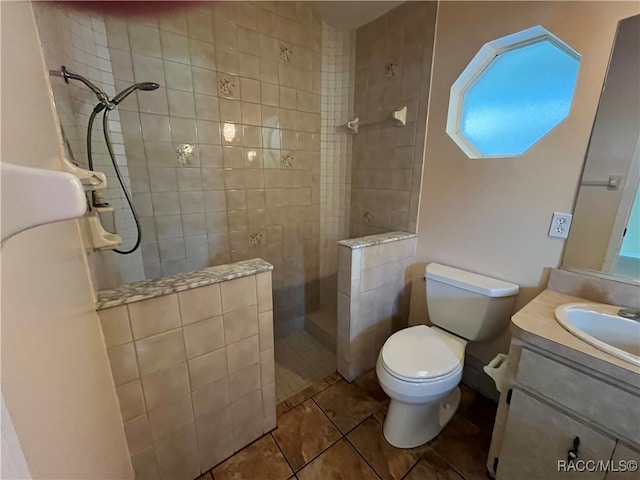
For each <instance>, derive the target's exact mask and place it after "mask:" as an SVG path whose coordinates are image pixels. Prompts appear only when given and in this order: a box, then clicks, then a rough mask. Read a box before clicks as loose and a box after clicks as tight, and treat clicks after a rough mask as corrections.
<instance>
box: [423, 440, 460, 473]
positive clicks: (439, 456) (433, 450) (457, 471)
mask: <svg viewBox="0 0 640 480" xmlns="http://www.w3.org/2000/svg"><path fill="white" fill-rule="evenodd" d="M429 448H430V449H431V451H432V452H433V453H434V454H435V456H436V457H438V458H439V459H440V460H442V461H443V462H444V463H445V464H446V465H448V466H449V467H450V468H452V469H453V471H455V472H456V473H457V474H458V475H460V476H461V477H462V478H463V479H465V480H467V476H466V475H465V474H464V472H463V471H462V470H460V469H458V468H456V467H455V466H453V465H451V463H450V462H448V461H447V460H446V459H445V458H443V457H442V455H440V454H439V453H438V452H437V451H436V450H435V449H434V448H432V447H431V446H429ZM423 456H424V455H423ZM420 458H422V457H420Z"/></svg>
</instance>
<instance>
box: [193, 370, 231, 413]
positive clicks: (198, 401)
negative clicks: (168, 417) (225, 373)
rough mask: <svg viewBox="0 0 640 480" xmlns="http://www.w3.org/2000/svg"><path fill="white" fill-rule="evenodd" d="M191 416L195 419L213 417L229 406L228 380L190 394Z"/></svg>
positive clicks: (214, 383) (224, 379) (222, 380)
mask: <svg viewBox="0 0 640 480" xmlns="http://www.w3.org/2000/svg"><path fill="white" fill-rule="evenodd" d="M191 397H192V401H193V414H194V416H195V418H196V423H197V419H198V418H200V417H206V416H209V415H213V414H214V413H215V412H217V411H218V410H221V409H223V408H224V407H226V406H229V404H230V397H229V380H228V378H227V377H224V378H222V379H220V380H218V381H217V382H213V383H210V384H208V385H205V386H204V387H201V388H199V389H197V390H194V391H193V392H192V393H191Z"/></svg>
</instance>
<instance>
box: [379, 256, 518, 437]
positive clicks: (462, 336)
mask: <svg viewBox="0 0 640 480" xmlns="http://www.w3.org/2000/svg"><path fill="white" fill-rule="evenodd" d="M425 278H426V288H427V307H428V311H429V319H430V320H431V322H432V323H433V324H434V326H426V325H416V326H413V327H409V328H405V329H403V330H400V331H398V332H396V333H394V334H393V335H391V336H390V337H389V338H388V339H387V341H386V342H385V343H384V345H383V347H382V349H381V350H380V354H379V355H378V361H377V363H376V374H377V376H378V380H379V382H380V386H381V387H382V389H383V390H384V392H385V393H386V394H387V395H389V398H390V399H391V401H390V403H389V410H388V412H387V416H386V418H385V421H384V426H383V433H384V437H385V439H386V440H387V441H388V442H389V443H390V444H391V445H393V446H395V447H398V448H413V447H417V446H419V445H422V444H424V443H426V442H428V441H430V440H432V439H433V438H435V437H436V436H437V435H438V434H439V433H440V431H441V430H442V429H443V428H444V426H445V425H446V424H447V423H448V422H449V421H450V420H451V418H452V417H453V415H454V414H455V412H456V410H457V408H458V406H459V404H460V389H459V388H458V384H459V383H460V380H461V379H462V367H463V364H464V351H465V348H466V345H467V340H469V341H484V340H488V339H491V338H495V337H496V336H497V335H499V334H500V333H501V332H502V331H503V330H504V329H505V328H506V326H507V325H508V322H509V316H510V314H511V309H512V307H513V300H514V298H515V295H516V294H517V293H518V291H519V287H518V286H517V285H515V284H513V283H509V282H505V281H502V280H497V279H494V278H490V277H486V276H483V275H478V274H475V273H471V272H466V271H464V270H459V269H456V268H452V267H447V266H445V265H439V264H436V263H431V264H429V265H428V266H427V268H426V276H425Z"/></svg>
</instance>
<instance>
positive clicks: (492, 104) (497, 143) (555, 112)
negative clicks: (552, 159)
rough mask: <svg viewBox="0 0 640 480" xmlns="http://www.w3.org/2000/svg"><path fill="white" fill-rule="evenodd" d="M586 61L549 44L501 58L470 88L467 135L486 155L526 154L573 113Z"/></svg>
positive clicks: (464, 130) (464, 112)
mask: <svg viewBox="0 0 640 480" xmlns="http://www.w3.org/2000/svg"><path fill="white" fill-rule="evenodd" d="M579 66H580V62H579V60H578V59H576V58H575V57H573V56H571V55H569V54H568V53H566V52H565V51H563V50H561V49H560V48H558V47H557V46H555V45H554V44H553V43H552V42H550V41H549V40H543V41H540V42H537V43H534V44H531V45H527V46H524V47H521V48H518V49H515V50H509V51H506V52H504V53H502V54H500V55H498V56H497V57H496V58H495V59H494V60H493V61H492V62H491V63H490V64H489V66H488V67H487V68H486V69H485V70H484V71H483V72H482V73H481V74H480V76H479V77H478V78H477V79H476V80H475V81H474V82H473V83H472V84H471V86H470V87H469V88H468V89H467V91H466V93H465V95H464V100H463V108H462V118H461V122H460V126H461V133H462V134H463V135H464V136H465V137H466V138H467V139H468V140H469V141H470V142H471V143H472V144H473V145H474V146H475V148H476V149H477V150H478V151H479V152H480V153H481V154H483V155H490V156H514V155H520V154H522V153H523V152H525V151H526V150H527V149H529V148H530V147H531V146H532V145H533V144H535V143H536V142H537V141H538V140H540V139H541V138H542V137H543V136H544V135H546V134H547V133H548V132H549V131H550V130H552V129H553V128H554V127H555V126H556V125H558V124H559V123H560V122H561V121H562V120H564V118H566V116H567V115H568V114H569V110H570V108H571V100H572V98H573V91H574V88H575V84H576V79H577V76H578V69H579Z"/></svg>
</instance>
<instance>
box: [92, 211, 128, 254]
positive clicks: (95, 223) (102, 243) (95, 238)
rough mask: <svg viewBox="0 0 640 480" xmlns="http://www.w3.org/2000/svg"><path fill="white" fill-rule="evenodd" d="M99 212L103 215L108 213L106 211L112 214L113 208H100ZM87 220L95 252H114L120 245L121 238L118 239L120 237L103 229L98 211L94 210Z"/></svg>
mask: <svg viewBox="0 0 640 480" xmlns="http://www.w3.org/2000/svg"><path fill="white" fill-rule="evenodd" d="M100 210H102V211H103V213H108V212H107V211H108V210H111V212H113V208H110V207H100ZM87 219H88V221H89V231H90V232H91V240H92V243H93V248H94V249H95V250H114V249H116V248H118V247H119V246H120V245H122V237H120V235H118V234H117V233H112V232H108V231H106V230H105V229H104V227H103V226H102V223H101V222H100V216H99V212H98V209H94V211H93V212H91V213H90V214H89V217H88V218H87Z"/></svg>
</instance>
